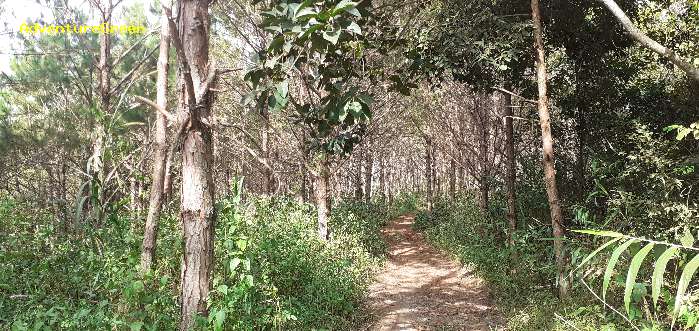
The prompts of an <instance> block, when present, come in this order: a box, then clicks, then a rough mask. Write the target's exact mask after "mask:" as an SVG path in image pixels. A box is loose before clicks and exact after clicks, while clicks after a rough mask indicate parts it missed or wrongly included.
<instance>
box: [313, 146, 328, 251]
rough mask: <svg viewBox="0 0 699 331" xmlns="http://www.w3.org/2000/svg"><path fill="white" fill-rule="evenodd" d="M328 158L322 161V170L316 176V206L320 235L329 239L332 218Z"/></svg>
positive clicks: (324, 238)
mask: <svg viewBox="0 0 699 331" xmlns="http://www.w3.org/2000/svg"><path fill="white" fill-rule="evenodd" d="M327 162H328V161H327V160H322V161H321V163H320V171H319V172H318V175H317V176H316V185H315V189H316V207H317V209H318V236H319V237H320V238H321V239H323V240H328V239H329V234H330V231H329V228H328V221H329V219H330V204H329V203H328V202H329V200H330V190H329V188H330V169H329V165H328V163H327Z"/></svg>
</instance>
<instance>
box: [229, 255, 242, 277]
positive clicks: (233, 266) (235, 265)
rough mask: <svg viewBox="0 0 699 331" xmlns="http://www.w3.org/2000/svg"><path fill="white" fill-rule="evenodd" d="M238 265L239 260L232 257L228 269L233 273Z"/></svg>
mask: <svg viewBox="0 0 699 331" xmlns="http://www.w3.org/2000/svg"><path fill="white" fill-rule="evenodd" d="M239 264H240V258H237V257H234V258H233V259H232V260H231V262H230V264H229V267H230V269H231V273H232V272H234V271H235V268H237V267H238V265H239Z"/></svg>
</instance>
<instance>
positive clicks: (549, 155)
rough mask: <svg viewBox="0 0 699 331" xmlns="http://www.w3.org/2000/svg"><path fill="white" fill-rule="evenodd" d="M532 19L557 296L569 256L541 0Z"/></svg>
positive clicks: (562, 292)
mask: <svg viewBox="0 0 699 331" xmlns="http://www.w3.org/2000/svg"><path fill="white" fill-rule="evenodd" d="M531 7H532V20H533V23H534V46H535V49H536V77H537V83H538V87H539V102H538V110H539V122H540V125H541V140H542V144H543V154H544V155H543V156H544V157H543V166H544V182H545V183H546V193H547V195H548V201H549V208H550V210H551V225H552V228H553V238H554V241H553V249H554V253H555V254H556V270H557V276H558V277H557V278H558V296H559V297H560V298H561V299H565V298H567V297H568V280H567V279H566V276H565V270H566V256H565V250H564V247H563V224H562V223H563V213H562V212H561V206H560V203H559V201H558V188H557V186H556V169H555V167H554V160H555V158H554V154H553V137H552V136H551V118H550V115H549V109H548V97H547V95H546V56H545V54H544V38H543V36H542V35H543V31H542V26H541V14H540V11H539V0H532V1H531Z"/></svg>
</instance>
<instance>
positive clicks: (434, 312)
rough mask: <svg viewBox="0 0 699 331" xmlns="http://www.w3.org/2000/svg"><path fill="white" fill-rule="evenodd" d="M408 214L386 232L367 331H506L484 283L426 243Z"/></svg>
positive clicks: (370, 294)
mask: <svg viewBox="0 0 699 331" xmlns="http://www.w3.org/2000/svg"><path fill="white" fill-rule="evenodd" d="M413 220H414V216H412V215H403V216H401V217H399V218H397V219H395V220H394V221H393V222H391V224H389V225H388V226H387V227H386V228H384V230H383V234H384V236H385V237H386V240H387V241H388V243H389V245H390V248H389V256H388V262H387V264H386V267H385V268H384V270H382V271H381V272H380V273H379V274H378V275H377V278H376V281H375V282H374V284H372V285H371V286H370V288H369V295H368V299H367V310H368V311H369V314H370V315H372V316H371V317H372V318H371V324H370V325H369V326H367V327H366V328H365V329H366V330H372V331H373V330H401V331H408V330H502V329H503V328H502V327H499V325H501V323H502V318H501V317H500V315H499V314H498V312H497V310H496V309H495V307H494V306H493V305H492V300H491V298H490V295H489V293H488V289H487V287H486V285H485V283H484V282H483V280H482V279H480V278H478V277H477V276H476V275H473V274H472V273H471V272H470V271H469V270H467V269H466V268H464V267H461V266H460V264H459V263H458V262H455V261H453V260H452V259H451V258H450V257H448V256H446V255H444V254H443V253H441V252H439V251H438V250H436V249H435V248H434V247H432V246H430V245H429V244H428V243H427V242H425V240H424V238H423V237H422V234H420V233H417V232H415V231H413V229H412V224H413Z"/></svg>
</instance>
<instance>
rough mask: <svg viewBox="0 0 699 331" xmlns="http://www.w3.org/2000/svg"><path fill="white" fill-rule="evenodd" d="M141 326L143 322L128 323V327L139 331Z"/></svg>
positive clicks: (133, 330)
mask: <svg viewBox="0 0 699 331" xmlns="http://www.w3.org/2000/svg"><path fill="white" fill-rule="evenodd" d="M142 328H143V322H132V323H131V324H129V329H130V330H131V331H140V330H141V329H142Z"/></svg>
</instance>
